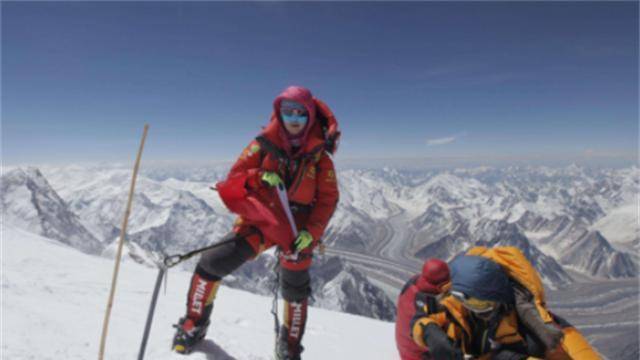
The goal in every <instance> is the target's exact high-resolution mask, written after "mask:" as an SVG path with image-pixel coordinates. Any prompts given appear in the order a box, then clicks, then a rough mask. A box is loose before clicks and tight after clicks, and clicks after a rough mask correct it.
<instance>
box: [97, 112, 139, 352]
mask: <svg viewBox="0 0 640 360" xmlns="http://www.w3.org/2000/svg"><path fill="white" fill-rule="evenodd" d="M148 130H149V125H148V124H145V125H144V132H143V133H142V140H141V141H140V148H139V149H138V156H137V157H136V164H135V166H134V167H133V177H132V178H131V187H130V188H129V200H128V201H127V209H126V210H125V212H124V219H123V220H122V228H121V229H120V241H119V243H118V252H117V253H116V264H115V268H114V269H113V278H112V279H111V292H110V293H109V301H108V302H107V311H106V312H105V314H104V323H103V325H102V337H101V338H100V353H99V354H98V359H99V360H102V359H104V348H105V345H106V342H107V331H108V329H109V317H110V316H111V307H112V306H113V297H114V295H115V292H116V282H117V280H118V271H119V270H120V258H121V257H122V246H123V245H124V237H125V234H126V233H127V225H128V224H129V214H130V213H131V203H132V202H133V191H134V189H135V187H136V178H137V177H138V168H139V167H140V158H141V157H142V149H144V141H145V139H146V138H147V131H148Z"/></svg>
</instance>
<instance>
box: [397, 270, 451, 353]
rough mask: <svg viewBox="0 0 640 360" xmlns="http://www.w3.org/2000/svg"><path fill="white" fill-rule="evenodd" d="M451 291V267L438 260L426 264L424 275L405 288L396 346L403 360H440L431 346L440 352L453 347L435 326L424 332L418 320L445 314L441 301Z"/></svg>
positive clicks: (400, 304)
mask: <svg viewBox="0 0 640 360" xmlns="http://www.w3.org/2000/svg"><path fill="white" fill-rule="evenodd" d="M450 288H451V278H450V276H449V266H448V265H447V263H446V262H444V261H442V260H439V259H428V260H427V261H425V262H424V264H423V266H422V272H421V273H420V274H418V275H415V276H413V277H412V278H411V279H409V281H407V283H406V284H405V285H404V287H403V289H402V291H401V292H400V296H399V297H398V304H397V305H398V306H397V314H396V346H397V347H398V352H399V353H400V358H401V359H402V360H423V359H433V358H435V359H437V358H438V355H439V353H436V354H433V353H432V352H433V351H434V349H431V350H430V348H429V345H431V347H434V348H437V349H438V350H439V349H441V348H442V347H443V346H444V347H449V346H450V345H449V344H448V340H447V336H446V334H445V333H444V331H442V329H440V328H439V327H438V326H437V325H436V324H434V325H432V326H430V327H429V328H428V329H423V328H422V324H421V323H420V321H419V320H420V319H422V318H424V317H437V316H439V315H442V316H443V315H444V314H442V311H443V310H444V309H443V308H441V307H440V305H439V304H438V302H439V300H440V299H441V298H442V297H444V296H445V295H447V294H448V293H449V289H450ZM423 330H424V331H423ZM427 334H429V335H430V336H429V337H428V338H427ZM429 343H431V344H429ZM438 350H435V351H438ZM451 351H454V350H453V349H451Z"/></svg>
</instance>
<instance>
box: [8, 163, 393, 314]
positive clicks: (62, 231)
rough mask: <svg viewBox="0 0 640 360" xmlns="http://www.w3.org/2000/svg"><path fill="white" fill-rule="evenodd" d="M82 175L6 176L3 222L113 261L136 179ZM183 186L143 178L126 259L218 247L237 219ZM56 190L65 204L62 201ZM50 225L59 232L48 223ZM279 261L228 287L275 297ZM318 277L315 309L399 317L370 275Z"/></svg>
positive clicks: (338, 263) (338, 270)
mask: <svg viewBox="0 0 640 360" xmlns="http://www.w3.org/2000/svg"><path fill="white" fill-rule="evenodd" d="M49 171H51V170H49ZM81 172H82V170H81V169H79V168H75V167H73V168H69V169H66V170H65V171H59V170H55V171H51V172H48V173H49V174H50V177H51V179H53V183H54V184H55V186H56V188H57V191H56V190H54V189H53V187H52V186H51V185H50V184H49V182H48V181H47V180H46V179H45V178H44V176H43V175H42V173H41V172H40V171H39V170H38V169H36V168H27V169H26V170H23V169H20V168H18V169H13V170H10V171H8V172H7V173H5V174H4V175H3V176H2V184H3V190H5V191H3V192H2V194H3V195H2V196H3V197H2V199H3V204H5V209H6V214H7V215H6V216H5V221H6V222H7V223H8V224H12V225H14V226H17V227H19V228H22V229H25V230H28V231H31V232H33V233H36V234H38V235H42V236H48V237H51V238H54V239H58V240H60V241H62V242H64V243H67V244H70V245H71V246H73V247H77V248H79V249H81V250H83V251H86V252H90V253H102V254H103V255H106V256H113V255H114V254H115V252H116V245H117V240H118V234H119V232H120V229H119V228H118V227H117V225H118V224H119V222H120V221H121V217H122V214H123V212H124V208H123V206H124V204H125V203H126V196H127V193H126V192H127V191H128V190H127V187H126V186H125V187H121V185H123V184H126V183H127V182H128V181H130V180H129V176H130V175H128V174H127V171H126V170H122V169H116V170H114V169H102V170H98V171H96V172H92V173H81ZM62 174H66V175H64V176H63V175H62ZM21 184H22V187H19V185H21ZM25 184H26V185H25ZM179 185H181V186H183V187H185V188H190V184H189V183H180V182H179V181H178V180H175V179H173V180H165V181H163V182H159V181H156V180H151V179H149V178H146V177H144V176H143V177H140V178H139V179H138V182H137V186H136V195H135V197H134V203H135V211H133V212H132V216H131V219H130V222H129V225H130V226H129V231H128V236H127V239H128V241H127V243H126V244H127V248H126V256H128V257H129V258H132V259H134V260H135V261H137V262H140V263H145V264H147V265H153V264H154V263H157V262H158V261H160V260H161V259H162V258H163V254H168V255H170V254H177V253H184V252H187V251H190V250H193V249H196V248H200V247H203V246H206V245H209V244H212V243H215V242H216V241H217V240H218V239H220V238H221V237H222V236H223V235H225V234H226V233H227V232H228V231H229V230H230V229H231V224H232V221H233V217H232V216H231V215H230V214H229V213H223V212H221V211H220V210H215V209H214V208H218V209H224V208H223V206H222V204H219V203H218V202H219V199H217V196H215V195H216V194H215V193H214V192H212V191H211V190H208V188H207V187H206V186H202V184H201V185H200V187H202V188H204V189H207V190H206V191H207V192H206V193H205V194H206V195H209V197H208V198H207V200H208V201H209V204H208V203H207V202H206V201H205V200H203V199H201V198H200V197H198V196H196V195H194V193H195V194H198V192H197V191H194V192H193V193H192V192H191V191H188V190H184V189H180V188H179V187H180V186H179ZM191 187H193V184H191ZM25 189H27V190H29V191H27V190H25ZM58 192H59V193H60V194H62V196H64V197H65V198H66V199H67V200H66V201H64V200H62V198H61V196H59V195H58ZM34 194H35V195H34ZM39 194H46V195H47V196H46V197H45V198H46V199H47V201H48V203H53V204H54V205H55V206H51V205H48V206H43V205H41V203H43V200H42V199H41V198H43V196H40V195H39ZM36 195H37V196H36ZM202 195H203V194H200V196H202ZM34 198H35V199H38V200H39V202H37V203H35V205H33V206H31V208H33V209H31V208H30V207H29V206H30V205H31V204H32V203H33V202H34V200H33V199H34ZM49 198H51V199H53V200H50V199H49ZM214 198H215V199H216V200H215V201H213V200H212V199H214ZM4 199H6V201H5V200H4ZM48 203H47V204H48ZM25 209H28V210H29V211H26V210H25ZM35 209H38V211H36V210H35ZM75 214H78V215H77V216H76V215H75ZM69 219H70V220H69ZM56 220H57V222H55V221H56ZM52 222H53V224H54V225H56V226H57V227H55V226H52V225H50V223H52ZM58 223H60V224H58ZM34 224H36V225H38V224H43V225H42V226H35V225H34ZM52 229H53V230H55V231H53V230H52ZM88 229H91V230H88ZM98 239H99V240H98ZM85 240H86V241H85ZM274 262H275V259H274V257H273V256H270V255H269V254H265V255H264V256H261V257H260V258H259V259H258V260H256V261H252V262H249V263H248V264H246V265H245V266H244V267H242V268H241V269H240V270H239V271H238V272H237V273H235V274H234V276H233V277H231V279H226V280H225V281H226V283H227V284H228V285H229V286H231V287H236V288H241V289H244V290H249V291H253V292H256V293H260V294H264V295H270V294H271V291H272V288H273V286H274V281H275V280H274V277H273V273H274V271H273V263H274ZM194 265H195V261H191V262H189V263H187V264H186V267H187V268H193V266H194ZM312 271H313V272H314V273H315V274H316V276H315V277H314V279H315V281H314V283H313V287H314V298H313V299H312V301H311V303H312V304H316V305H317V306H320V307H323V308H327V309H332V310H341V311H344V312H348V313H352V314H357V315H364V316H368V317H372V318H376V319H384V320H388V321H391V320H393V319H394V318H395V305H394V303H393V301H391V299H390V298H389V297H388V296H387V295H386V294H385V293H384V292H383V291H382V290H380V289H378V288H377V287H376V286H374V285H372V284H371V283H370V282H369V281H368V279H367V277H366V275H364V274H363V273H362V272H360V271H358V270H357V269H355V268H353V267H351V266H349V265H347V264H345V263H344V262H343V261H342V260H340V259H339V258H337V257H336V258H331V259H327V260H323V261H320V262H318V261H316V264H314V267H313V269H312ZM329 297H330V298H329ZM365 298H375V301H361V300H363V299H365Z"/></svg>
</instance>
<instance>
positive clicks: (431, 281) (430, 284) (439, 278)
mask: <svg viewBox="0 0 640 360" xmlns="http://www.w3.org/2000/svg"><path fill="white" fill-rule="evenodd" d="M449 284H451V277H450V276H449V266H448V265H447V263H446V262H444V261H442V260H440V259H427V261H425V262H424V265H422V273H421V274H420V276H418V280H417V281H416V286H418V289H420V291H422V292H427V293H432V294H440V293H442V292H444V291H445V290H446V288H447V285H449Z"/></svg>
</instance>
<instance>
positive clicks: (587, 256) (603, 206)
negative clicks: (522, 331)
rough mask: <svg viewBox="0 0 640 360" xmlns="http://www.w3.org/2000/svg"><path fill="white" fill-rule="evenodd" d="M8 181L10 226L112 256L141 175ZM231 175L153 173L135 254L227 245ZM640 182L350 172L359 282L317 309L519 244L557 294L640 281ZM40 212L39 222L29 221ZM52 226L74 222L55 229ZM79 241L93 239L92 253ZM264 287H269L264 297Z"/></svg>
mask: <svg viewBox="0 0 640 360" xmlns="http://www.w3.org/2000/svg"><path fill="white" fill-rule="evenodd" d="M5 170H7V171H5V174H4V175H3V177H2V183H3V185H2V199H3V200H2V201H3V206H4V209H5V213H6V214H7V215H6V219H7V221H8V222H10V223H13V224H15V225H16V226H19V227H20V228H23V229H27V230H29V231H32V232H35V233H37V234H41V235H45V236H50V237H52V238H56V239H59V240H61V241H63V242H68V243H69V242H70V243H72V245H73V246H76V245H78V246H77V247H79V248H81V249H83V247H84V251H88V252H92V251H93V252H96V251H105V252H106V253H109V252H113V247H114V246H115V245H114V240H116V239H117V236H118V234H119V226H120V224H119V223H120V221H121V217H122V213H123V207H124V204H125V202H126V191H127V190H128V183H129V181H130V170H129V169H126V168H122V167H104V166H99V167H81V166H67V167H42V168H40V170H37V169H33V168H32V169H27V170H22V169H13V170H11V169H5ZM225 172H226V167H225V166H222V165H218V166H213V167H198V168H194V169H187V168H184V167H174V168H171V167H165V168H163V167H150V168H148V169H145V171H144V172H143V173H142V176H140V177H139V179H138V183H137V188H136V197H135V199H134V210H133V212H132V217H131V220H130V227H129V234H128V239H130V242H129V244H131V245H130V248H129V254H131V256H132V257H133V258H137V259H139V260H140V261H146V262H148V263H152V262H153V261H157V259H158V258H159V257H161V255H160V254H161V253H167V254H172V253H179V252H184V251H187V250H191V249H194V248H198V247H201V246H204V245H207V244H211V243H213V242H215V241H216V240H217V239H219V238H220V237H222V236H223V235H224V234H225V233H226V232H227V231H228V230H229V229H230V227H231V223H232V221H233V217H232V216H231V215H230V214H229V213H228V212H227V211H226V210H225V208H224V206H223V205H222V204H221V202H220V200H219V198H218V197H217V194H215V192H213V191H211V190H209V186H210V185H211V184H213V183H214V182H215V181H216V180H219V179H222V178H223V177H224V176H225ZM43 174H44V175H43ZM638 174H639V171H638V168H636V167H631V168H625V169H589V168H582V167H578V166H569V167H566V168H546V167H509V168H488V167H483V168H472V169H455V170H424V171H416V170H412V171H399V170H396V169H390V168H384V169H370V170H363V169H343V170H342V171H341V172H340V173H339V183H340V191H341V199H340V203H339V206H338V209H337V211H336V214H335V215H334V217H333V219H332V222H331V224H330V226H329V228H328V229H327V232H326V234H325V238H324V239H323V241H324V242H325V244H327V246H328V248H329V249H331V250H332V256H333V255H340V259H339V260H331V259H329V260H330V261H328V263H332V261H338V262H339V263H340V264H341V266H338V268H340V269H341V270H340V271H341V272H343V273H345V274H349V275H345V276H337V275H336V276H334V277H333V278H338V279H343V281H346V280H345V279H349V281H350V282H351V283H352V284H356V285H354V286H351V287H350V286H347V285H344V284H340V285H336V284H332V290H330V289H329V288H327V289H326V291H325V289H316V292H315V294H316V301H317V302H318V304H319V305H321V306H329V307H331V308H333V309H336V308H340V309H342V310H344V311H347V308H350V305H348V302H345V301H344V300H345V299H348V298H349V297H350V296H354V294H344V297H343V299H342V300H335V301H334V300H332V301H329V300H327V299H324V298H323V297H324V295H323V294H325V293H327V294H329V293H331V292H332V291H334V292H335V289H338V288H345V289H347V288H352V289H359V290H358V294H357V295H358V296H360V297H365V296H370V295H367V291H365V290H364V289H365V288H369V287H370V286H371V287H373V288H376V287H382V288H383V289H384V294H386V296H385V295H384V294H382V293H381V292H375V291H374V293H378V294H379V295H380V301H379V303H380V304H388V303H389V301H388V300H389V299H388V298H391V299H393V298H394V297H395V295H396V294H397V291H398V290H399V288H400V287H401V285H402V283H403V282H404V280H405V279H406V278H408V277H409V275H410V274H411V273H413V272H416V271H418V269H419V267H420V263H421V261H422V260H423V259H425V258H427V257H440V258H444V259H450V258H451V257H452V256H454V255H455V254H457V253H459V252H460V251H464V250H465V249H467V248H468V247H469V246H472V245H489V246H492V245H510V246H517V247H519V248H520V249H521V250H523V251H524V252H525V254H526V255H527V256H528V257H529V259H530V260H531V261H532V263H533V264H534V265H535V266H536V267H537V269H538V270H539V271H540V272H541V274H542V276H543V278H544V280H545V283H546V284H547V285H548V286H550V287H552V288H557V287H560V286H564V285H566V284H568V283H571V282H573V281H575V280H576V279H575V277H576V276H578V277H579V278H580V279H583V278H585V277H586V278H587V279H598V278H624V277H634V276H637V273H638V256H637V250H638V249H639V248H640V247H639V243H640V234H639V226H638V222H637V221H638V220H637V219H638V213H637V210H638V209H637V196H638V186H639V180H638ZM45 177H46V179H45ZM18 184H24V185H18ZM27 184H31V185H27ZM49 184H50V185H49ZM34 193H35V194H49V195H48V197H47V199H48V198H51V199H52V200H50V201H48V203H50V204H54V203H55V204H58V205H56V206H48V207H43V206H40V205H29V204H33V200H32V199H34V198H35V199H40V200H38V201H41V199H42V198H43V197H42V196H35V197H34V196H33V195H32V194H34ZM63 199H64V200H63ZM38 204H39V202H38ZM29 206H31V209H32V211H30V212H29V211H27V210H25V209H29ZM37 209H40V210H37ZM42 209H45V210H42ZM47 209H48V210H47ZM49 211H51V212H49ZM53 219H59V220H60V219H68V220H64V221H62V220H60V223H56V222H55V221H54V220H53ZM42 224H44V225H42ZM52 233H57V235H50V234H52ZM79 234H82V235H79ZM56 236H57V237H56ZM79 237H86V239H87V240H86V241H85V242H80V243H81V244H79V243H78V241H77V239H78V238H79ZM74 239H76V240H74ZM74 244H75V245H74ZM109 249H111V250H109ZM264 262H265V263H266V262H267V260H265V261H264ZM263 265H264V264H256V265H247V267H248V269H250V266H258V267H260V266H263ZM191 266H193V264H191ZM381 270H382V271H381ZM320 273H322V271H320ZM328 273H332V272H331V271H329V272H328ZM242 274H243V273H242V272H240V275H236V278H237V280H235V282H234V281H232V282H231V283H230V285H231V286H235V287H243V288H245V289H247V290H252V291H257V292H259V293H267V292H269V291H270V288H269V286H270V284H271V283H270V282H269V281H268V279H267V276H262V275H260V276H259V277H261V279H256V278H255V277H256V274H263V272H262V271H248V272H246V275H245V276H244V278H243V275H242ZM249 279H251V281H248V280H249ZM356 280H357V281H356ZM318 283H319V284H325V283H326V284H330V283H331V281H330V280H327V281H324V280H319V281H318ZM243 284H247V285H243ZM249 284H250V285H249ZM256 284H261V285H260V288H259V289H258V288H257V285H256ZM334 295H335V294H334ZM383 297H387V299H383ZM385 306H386V305H385ZM355 312H356V313H359V314H365V315H368V316H373V317H377V318H383V319H385V318H388V317H387V315H388V314H389V313H392V312H393V311H392V310H391V309H389V308H387V309H373V308H369V309H358V310H357V311H355Z"/></svg>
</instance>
